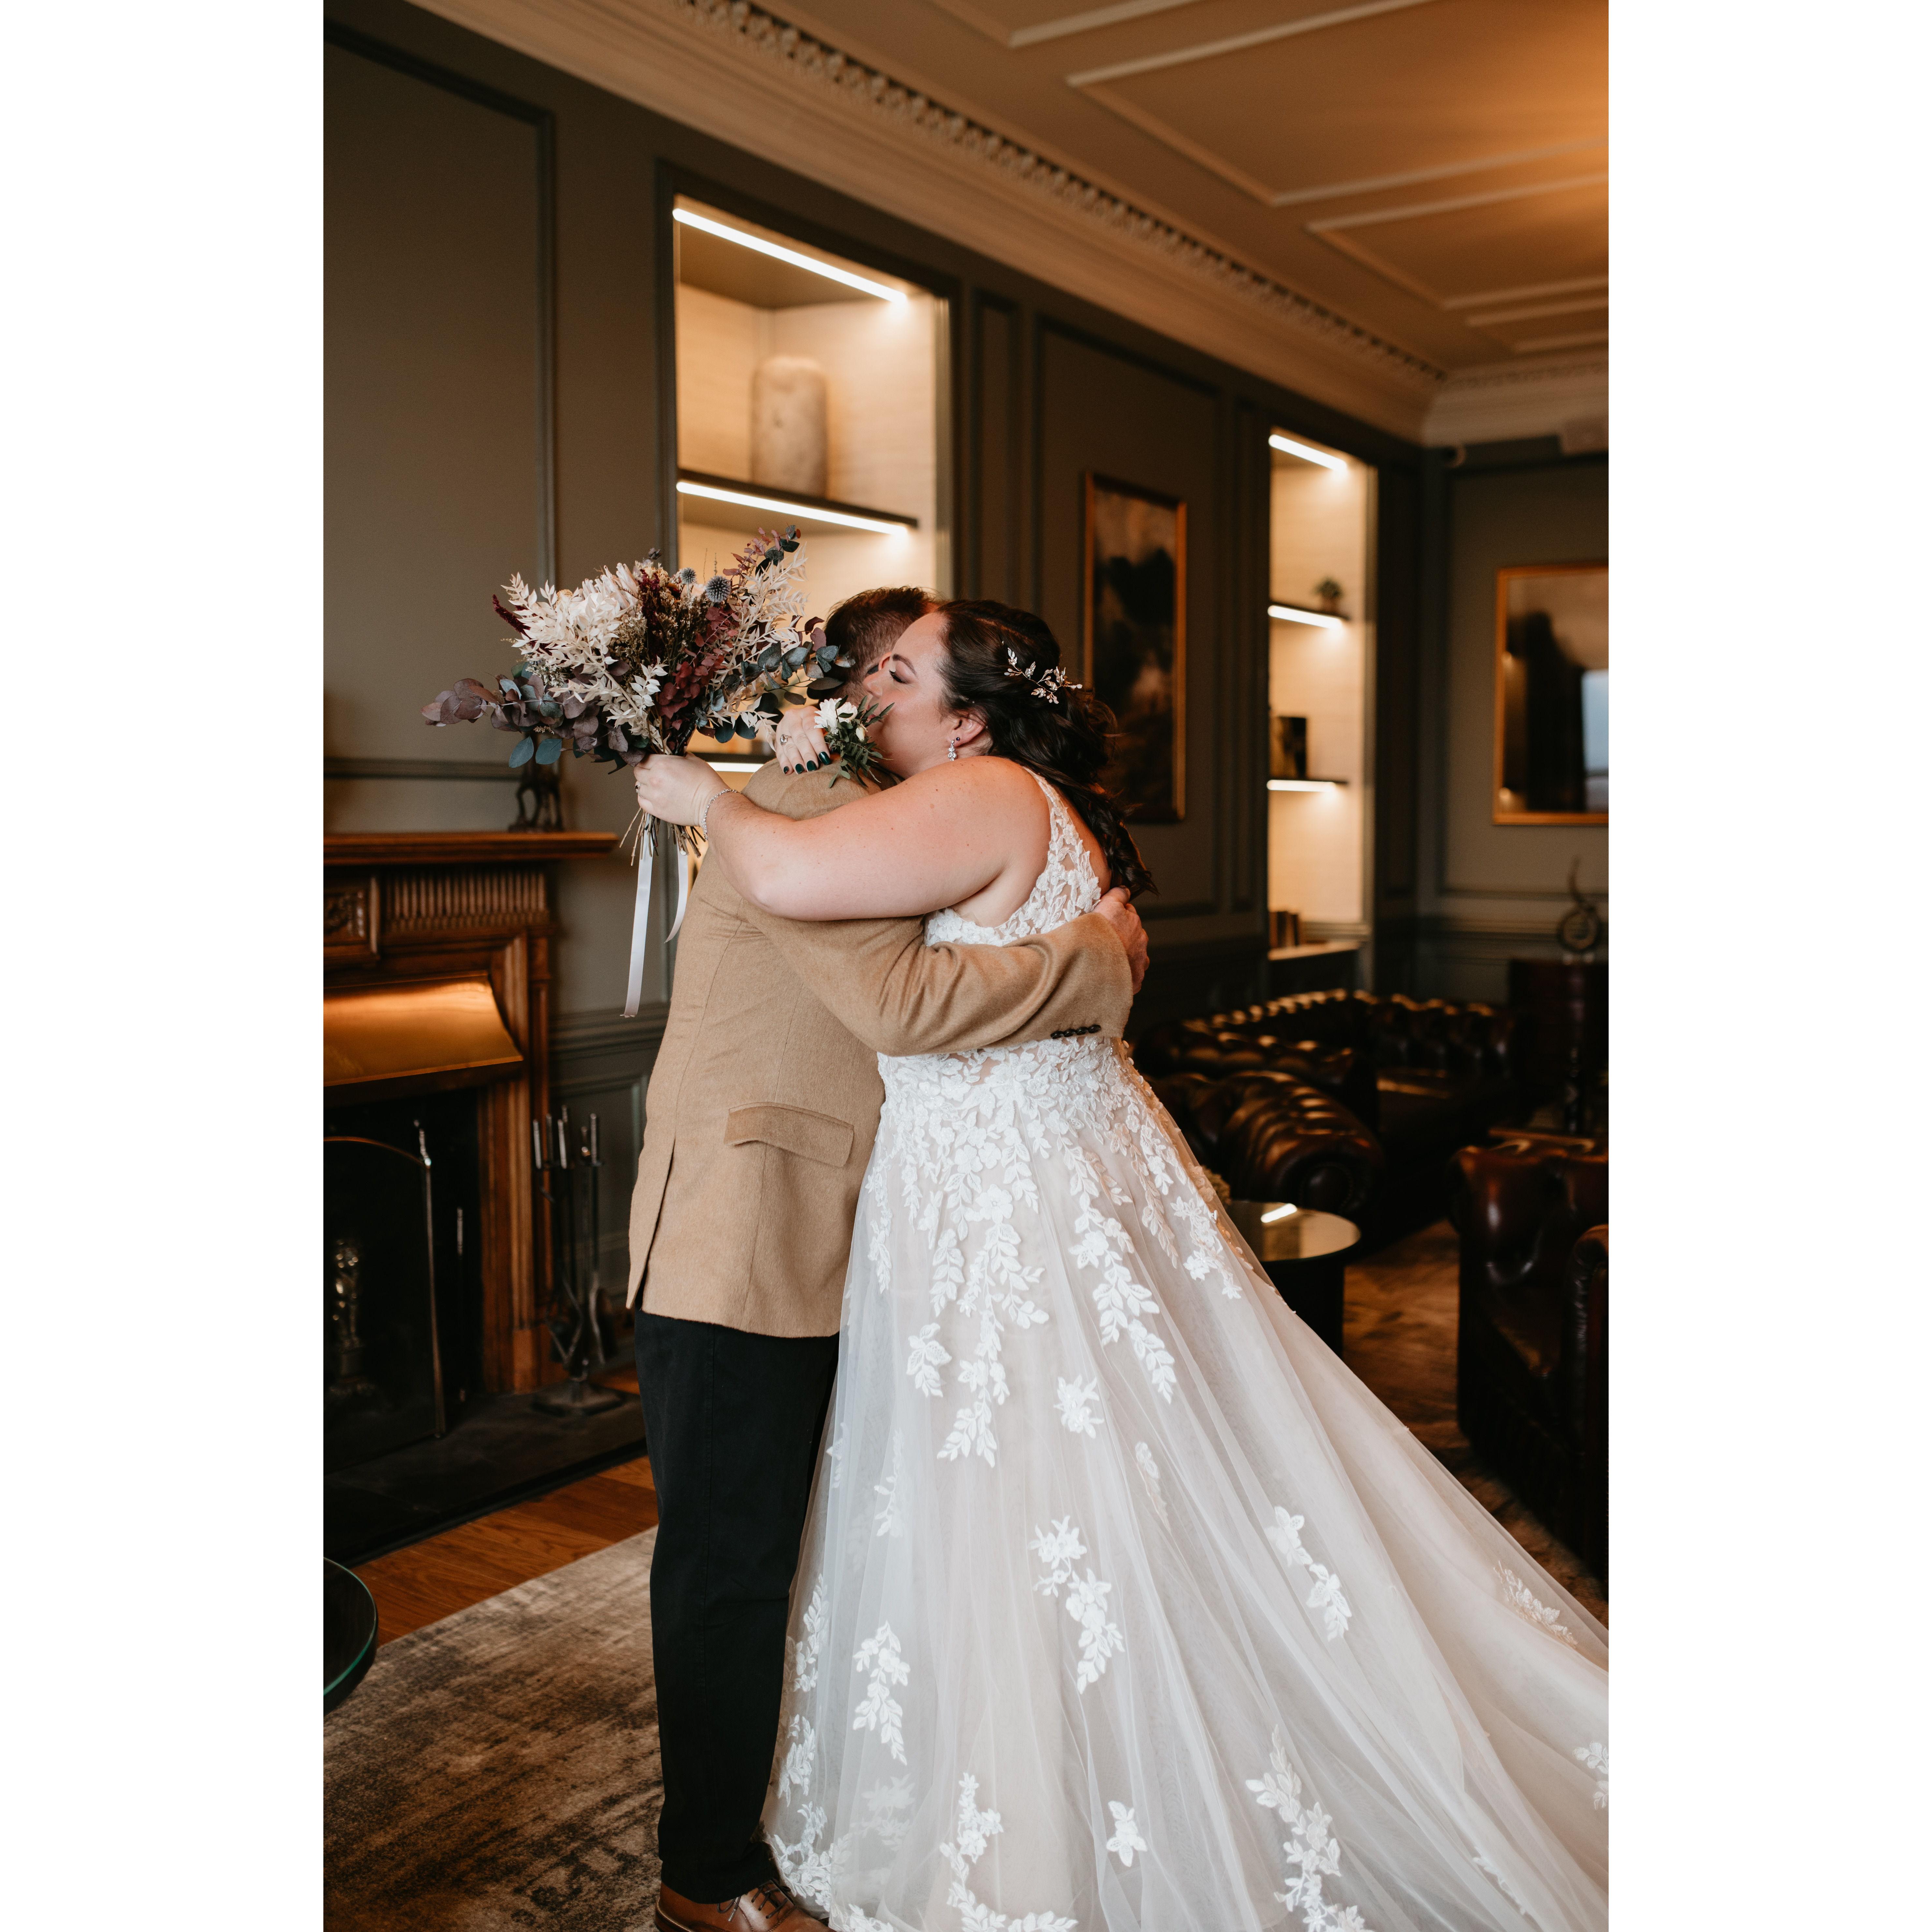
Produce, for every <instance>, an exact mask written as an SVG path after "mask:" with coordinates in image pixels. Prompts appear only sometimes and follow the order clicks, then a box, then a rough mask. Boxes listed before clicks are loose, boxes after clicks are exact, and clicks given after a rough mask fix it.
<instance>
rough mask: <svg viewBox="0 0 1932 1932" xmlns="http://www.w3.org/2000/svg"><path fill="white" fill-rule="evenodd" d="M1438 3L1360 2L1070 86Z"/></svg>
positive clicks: (1091, 71) (1072, 77) (1080, 78)
mask: <svg viewBox="0 0 1932 1932" xmlns="http://www.w3.org/2000/svg"><path fill="white" fill-rule="evenodd" d="M1436 4H1437V0H1361V4H1360V5H1357V6H1354V7H1338V8H1337V10H1335V11H1334V13H1304V15H1303V16H1302V17H1301V19H1300V20H1284V21H1283V22H1281V23H1280V24H1279V25H1278V26H1272V27H1257V28H1256V29H1255V30H1254V31H1253V32H1252V33H1247V34H1229V36H1228V37H1226V39H1225V40H1197V41H1196V42H1195V43H1194V44H1193V46H1185V47H1170V48H1169V49H1168V50H1167V52H1165V53H1160V54H1143V55H1141V57H1140V58H1139V59H1138V60H1124V61H1116V62H1114V64H1113V65H1112V66H1111V67H1094V68H1087V69H1085V71H1083V72H1082V73H1079V74H1069V75H1068V76H1067V86H1069V87H1082V88H1085V87H1098V86H1102V85H1103V83H1106V82H1107V81H1110V80H1131V79H1132V78H1133V77H1134V76H1135V75H1136V74H1160V73H1163V72H1164V71H1166V69H1167V68H1172V67H1191V66H1192V65H1193V64H1194V63H1195V62H1196V61H1205V60H1219V59H1220V58H1222V56H1223V55H1226V54H1239V53H1245V52H1247V50H1248V49H1249V48H1250V47H1265V46H1269V45H1270V44H1271V43H1273V42H1274V41H1276V40H1293V39H1295V38H1296V37H1298V35H1300V34H1319V33H1320V32H1322V31H1323V30H1324V29H1325V28H1329V27H1346V26H1350V25H1352V23H1354V22H1355V21H1357V20H1373V19H1375V18H1376V16H1377V15H1379V14H1382V13H1406V12H1408V10H1409V8H1410V7H1433V6H1435V5H1436Z"/></svg>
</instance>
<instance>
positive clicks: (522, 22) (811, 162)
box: [419, 0, 1444, 437]
mask: <svg viewBox="0 0 1932 1932" xmlns="http://www.w3.org/2000/svg"><path fill="white" fill-rule="evenodd" d="M419 4H422V5H424V6H425V7H426V8H427V10H428V11H430V12H431V13H437V14H439V15H440V16H442V17H443V18H444V19H446V20H452V21H455V23H458V25H460V26H464V27H467V28H470V29H471V30H472V31H475V32H476V33H479V34H484V35H486V36H487V37H489V38H490V39H492V40H497V41H499V42H500V43H502V44H503V45H505V46H510V47H513V48H514V49H516V50H517V52H521V53H524V54H526V55H529V56H531V57H532V58H535V59H537V60H540V61H543V62H546V63H547V64H548V65H551V66H553V67H556V68H561V69H562V70H563V71H565V72H566V73H568V74H574V75H576V76H577V77H578V78H579V79H580V80H586V81H589V83H592V85H593V86H598V87H601V88H604V89H607V90H608V91H610V92H613V93H615V94H617V95H622V97H623V98H625V99H627V100H630V101H635V102H637V104H639V105H640V106H642V107H646V108H649V109H650V110H652V112H653V113H658V114H661V115H664V116H665V117H666V118H668V119H671V120H674V121H681V122H682V123H683V124H685V125H686V126H689V127H697V128H698V129H700V130H701V131H703V133H707V134H709V135H712V136H715V138H716V139H719V140H721V141H724V142H728V143H730V144H731V145H735V146H740V147H742V146H745V145H747V144H746V139H745V136H746V133H747V130H752V129H755V130H757V148H756V150H755V151H756V152H757V154H760V156H762V157H765V158H766V159H769V160H771V161H772V162H774V163H776V164H777V165H778V166H783V167H787V168H790V169H793V171H794V172H797V173H799V174H802V175H805V176H807V177H808V178H811V179H812V180H814V181H820V182H822V183H823V184H825V185H826V186H827V187H832V188H833V189H835V190H838V192H840V193H844V194H847V195H850V196H852V197H853V199H856V200H859V201H862V202H867V203H868V204H869V205H871V206H873V207H875V208H881V209H883V210H884V211H886V212H887V213H889V214H894V215H896V216H898V217H900V218H901V219H902V220H906V221H908V222H910V223H913V224H915V225H916V226H919V227H921V228H924V229H928V230H929V231H932V232H933V233H939V234H943V235H944V236H947V237H949V238H950V239H953V240H955V241H957V242H960V243H962V244H963V245H965V246H966V247H968V248H973V249H975V250H977V251H978V252H980V254H984V255H986V256H988V257H990V258H992V260H996V261H999V262H1002V263H1006V264H1007V265H1009V266H1011V267H1013V268H1014V269H1018V270H1019V271H1020V272H1022V273H1024V274H1026V275H1032V276H1034V277H1036V278H1037V279H1039V280H1040V281H1043V282H1046V283H1047V284H1050V285H1052V286H1053V287H1057V288H1060V289H1062V290H1065V291H1066V292H1067V293H1069V294H1071V295H1074V296H1079V297H1080V298H1081V299H1083V300H1085V301H1088V302H1094V303H1095V304H1096V305H1098V306H1100V307H1101V308H1106V309H1109V310H1111V311H1113V312H1114V313H1115V314H1118V315H1121V316H1124V317H1128V318H1129V319H1130V320H1133V321H1135V322H1137V323H1141V324H1142V326H1145V327H1147V328H1149V329H1154V330H1156V331H1157V332H1159V333H1160V334H1162V335H1167V336H1169V337H1172V338H1175V339H1176V340H1178V341H1182V342H1185V343H1187V344H1190V345H1191V346H1193V347H1196V348H1199V349H1201V350H1203V351H1205V353H1208V354H1210V355H1214V356H1219V357H1220V358H1221V359H1223V360H1225V361H1226V362H1230V363H1232V364H1233V365H1235V366H1236V367H1237V368H1243V369H1246V370H1247V371H1250V372H1251V373H1252V374H1255V375H1257V376H1260V377H1264V378H1265V379H1267V380H1269V381H1271V382H1275V383H1280V384H1281V385H1283V386H1284V387H1286V388H1289V389H1296V390H1299V391H1301V392H1302V393H1304V394H1305V395H1309V396H1310V397H1313V398H1316V400H1318V401H1322V402H1323V403H1325V404H1328V405H1330V406H1331V407H1334V408H1336V409H1338V410H1343V411H1346V412H1347V413H1349V414H1352V415H1354V416H1359V417H1361V418H1363V419H1364V420H1366V421H1367V422H1371V423H1373V424H1375V425H1376V426H1377V427H1379V428H1382V429H1385V430H1388V431H1391V432H1393V433H1394V434H1397V435H1400V436H1405V437H1419V436H1420V435H1421V433H1422V430H1423V426H1424V419H1425V417H1426V416H1427V412H1428V410H1429V408H1430V404H1431V401H1432V400H1433V398H1434V396H1435V395H1436V392H1437V390H1438V389H1439V387H1440V386H1441V384H1442V381H1443V380H1444V372H1443V371H1442V370H1441V369H1439V368H1437V367H1436V365H1434V364H1433V363H1430V362H1427V360H1425V359H1424V358H1423V357H1421V356H1418V355H1415V353H1412V351H1410V350H1406V349H1404V348H1403V347H1400V346H1399V345H1397V344H1394V343H1391V342H1389V341H1385V340H1384V339H1383V338H1381V337H1379V336H1378V335H1375V334H1373V332H1370V330H1367V329H1364V328H1362V327H1361V326H1359V325H1358V324H1356V323H1352V322H1351V321H1349V320H1348V319H1347V318H1346V317H1343V316H1342V315H1340V314H1337V313H1335V312H1334V311H1333V310H1331V309H1328V308H1325V307H1324V306H1323V305H1322V304H1320V303H1319V302H1313V301H1311V300H1310V299H1309V298H1308V297H1307V296H1304V295H1301V294H1300V293H1297V292H1296V291H1295V290H1292V289H1290V288H1288V287H1285V286H1284V285H1283V284H1281V283H1280V282H1277V281H1274V280H1273V279H1272V278H1270V277H1268V276H1266V275H1262V274H1260V273H1259V272H1256V270H1254V269H1250V268H1249V267H1248V266H1247V265H1246V264H1245V263H1242V262H1241V261H1239V260H1237V259H1235V257H1232V255H1230V254H1227V253H1226V251H1223V250H1222V249H1220V248H1216V247H1215V246H1214V245H1211V244H1210V243H1208V242H1204V241H1202V240H1200V239H1198V238H1196V236H1192V235H1190V234H1188V233H1186V232H1185V231H1184V230H1183V229H1180V228H1178V227H1177V226H1175V225H1174V224H1173V223H1171V222H1169V221H1167V220H1164V219H1163V218H1162V217H1160V216H1158V215H1156V214H1152V213H1150V212H1149V211H1147V210H1146V209H1145V208H1142V207H1139V206H1137V205H1136V204H1135V203H1133V202H1131V201H1129V200H1127V199H1124V198H1123V197H1122V196H1119V195H1117V194H1115V193H1111V192H1110V191H1109V190H1107V189H1106V188H1104V187H1100V186H1099V185H1097V184H1096V183H1094V182H1093V181H1090V180H1088V179H1086V178H1083V177H1082V175H1080V174H1079V173H1078V172H1076V171H1074V170H1073V169H1070V168H1067V167H1065V166H1061V165H1058V164H1057V163H1055V162H1054V161H1052V160H1050V159H1049V158H1048V157H1046V156H1043V155H1042V154H1039V153H1037V152H1036V151H1034V149H1032V148H1030V147H1028V146H1027V145H1024V144H1023V143H1022V142H1016V141H1014V140H1013V139H1010V138H1008V137H1007V136H1005V135H1004V134H1002V133H998V131H996V130H994V129H993V128H992V127H988V126H987V125H986V124H984V122H983V121H980V120H979V119H977V118H974V116H972V115H968V114H966V113H962V112H960V111H958V110H954V109H952V108H950V107H947V106H946V105H945V104H944V103H942V102H941V101H936V100H934V99H932V98H930V96H929V95H926V94H925V93H922V92H919V91H917V90H916V89H909V88H907V87H905V86H902V85H901V83H898V81H896V80H894V79H893V78H892V76H890V75H889V74H886V73H884V72H883V71H880V69H878V68H874V67H872V66H870V65H867V64H866V63H865V62H862V61H858V60H855V59H853V58H852V57H851V56H850V55H847V54H846V53H844V52H842V51H841V50H840V49H838V48H836V47H834V46H830V45H829V44H827V43H826V42H824V41H823V40H818V39H817V38H814V37H813V36H811V35H810V34H805V33H803V32H802V31H800V30H799V28H796V27H795V26H791V25H790V24H789V23H787V22H785V21H784V20H779V19H777V18H775V17H773V16H772V15H771V14H769V13H765V12H763V10H760V8H757V7H752V6H750V5H745V4H744V0H735V4H734V0H419Z"/></svg>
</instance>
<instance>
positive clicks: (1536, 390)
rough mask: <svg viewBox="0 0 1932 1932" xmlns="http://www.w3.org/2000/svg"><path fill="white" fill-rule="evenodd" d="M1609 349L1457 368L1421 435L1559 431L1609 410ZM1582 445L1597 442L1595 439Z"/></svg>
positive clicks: (1449, 437) (1597, 420)
mask: <svg viewBox="0 0 1932 1932" xmlns="http://www.w3.org/2000/svg"><path fill="white" fill-rule="evenodd" d="M1609 414H1610V357H1609V356H1608V354H1607V353H1604V354H1599V355H1595V356H1568V357H1565V358H1564V359H1562V361H1560V362H1533V363H1529V364H1524V363H1521V362H1500V363H1490V364H1487V365H1485V366H1484V367H1483V368H1480V369H1464V370H1461V371H1458V372H1457V374H1455V375H1454V376H1451V377H1450V378H1449V379H1448V381H1447V382H1445V383H1443V384H1442V387H1441V388H1440V389H1438V390H1437V391H1436V398H1435V401H1433V403H1432V404H1430V408H1429V411H1428V414H1427V416H1426V418H1425V419H1424V423H1423V435H1422V440H1423V441H1424V443H1429V444H1430V445H1432V446H1442V445H1445V444H1454V443H1502V442H1507V441H1509V440H1513V439H1514V438H1517V437H1532V436H1561V435H1563V434H1564V433H1565V431H1566V430H1576V429H1578V428H1580V426H1582V425H1601V423H1602V422H1604V419H1606V418H1607V416H1609ZM1582 446H1586V447H1598V446H1600V445H1598V444H1597V443H1595V442H1591V443H1586V444H1584V445H1582Z"/></svg>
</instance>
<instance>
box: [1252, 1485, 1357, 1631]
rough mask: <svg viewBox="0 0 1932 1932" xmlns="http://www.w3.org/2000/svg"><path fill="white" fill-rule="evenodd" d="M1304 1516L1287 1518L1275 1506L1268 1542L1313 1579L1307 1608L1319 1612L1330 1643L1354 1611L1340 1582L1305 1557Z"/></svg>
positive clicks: (1325, 1569)
mask: <svg viewBox="0 0 1932 1932" xmlns="http://www.w3.org/2000/svg"><path fill="white" fill-rule="evenodd" d="M1306 1521H1307V1518H1306V1517H1298V1516H1290V1515H1289V1513H1288V1511H1286V1510H1285V1509H1283V1508H1282V1507H1281V1506H1280V1504H1278V1503H1277V1505H1275V1512H1274V1522H1273V1523H1271V1524H1270V1525H1269V1526H1268V1541H1269V1542H1271V1544H1274V1547H1276V1549H1277V1550H1280V1552H1281V1553H1282V1554H1283V1556H1285V1557H1286V1558H1287V1559H1288V1560H1289V1562H1291V1563H1292V1564H1294V1565H1296V1567H1297V1568H1300V1569H1303V1570H1306V1571H1307V1572H1308V1574H1310V1576H1311V1577H1313V1578H1314V1580H1315V1587H1314V1589H1312V1590H1311V1591H1310V1592H1309V1593H1308V1607H1309V1608H1310V1610H1319V1611H1320V1612H1321V1613H1322V1628H1323V1629H1324V1631H1326V1632H1327V1634H1328V1641H1329V1642H1330V1643H1334V1640H1336V1639H1337V1637H1346V1636H1347V1635H1348V1634H1349V1619H1350V1618H1351V1617H1352V1616H1354V1615H1355V1612H1354V1611H1353V1610H1351V1609H1350V1608H1349V1600H1348V1598H1346V1597H1345V1596H1344V1595H1343V1594H1342V1580H1341V1578H1340V1577H1337V1575H1336V1574H1334V1572H1333V1571H1331V1570H1330V1569H1329V1568H1328V1567H1327V1566H1326V1565H1324V1564H1320V1563H1318V1562H1316V1560H1315V1559H1314V1558H1313V1557H1312V1556H1310V1555H1309V1553H1308V1552H1307V1549H1306V1547H1304V1545H1303V1543H1302V1541H1301V1526H1302V1524H1303V1523H1305V1522H1306Z"/></svg>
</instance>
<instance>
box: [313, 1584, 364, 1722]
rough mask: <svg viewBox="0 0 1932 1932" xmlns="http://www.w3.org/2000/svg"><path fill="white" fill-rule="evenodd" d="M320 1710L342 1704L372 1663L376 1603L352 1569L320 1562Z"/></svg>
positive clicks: (325, 1714)
mask: <svg viewBox="0 0 1932 1932" xmlns="http://www.w3.org/2000/svg"><path fill="white" fill-rule="evenodd" d="M322 1573H323V1574H322V1710H323V1716H325V1717H326V1716H327V1715H329V1712H331V1711H332V1710H334V1709H335V1707H336V1706H337V1705H338V1704H340V1703H344V1701H345V1700H347V1697H348V1696H349V1694H350V1692H351V1691H353V1690H354V1689H355V1688H356V1685H359V1684H360V1683H361V1682H362V1680H363V1679H364V1678H365V1677H366V1676H368V1674H369V1667H370V1665H371V1664H372V1663H374V1661H375V1657H376V1639H377V1616H376V1600H375V1598H374V1597H372V1596H371V1595H370V1594H369V1587H368V1585H367V1584H366V1583H364V1582H363V1580H362V1578H361V1577H359V1576H357V1575H356V1572H355V1571H353V1570H345V1569H344V1568H343V1567H342V1565H341V1564H340V1563H332V1562H329V1559H328V1558H327V1557H326V1556H325V1557H324V1558H323V1559H322Z"/></svg>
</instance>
